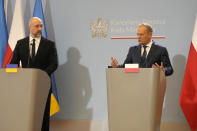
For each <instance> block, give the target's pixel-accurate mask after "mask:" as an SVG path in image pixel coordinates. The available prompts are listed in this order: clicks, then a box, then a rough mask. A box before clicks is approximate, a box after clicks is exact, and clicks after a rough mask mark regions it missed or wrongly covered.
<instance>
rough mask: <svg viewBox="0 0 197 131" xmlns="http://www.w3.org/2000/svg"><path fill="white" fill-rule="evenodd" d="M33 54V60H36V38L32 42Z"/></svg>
mask: <svg viewBox="0 0 197 131" xmlns="http://www.w3.org/2000/svg"><path fill="white" fill-rule="evenodd" d="M31 52H32V55H31V57H32V60H33V61H34V59H35V39H33V44H32V51H31Z"/></svg>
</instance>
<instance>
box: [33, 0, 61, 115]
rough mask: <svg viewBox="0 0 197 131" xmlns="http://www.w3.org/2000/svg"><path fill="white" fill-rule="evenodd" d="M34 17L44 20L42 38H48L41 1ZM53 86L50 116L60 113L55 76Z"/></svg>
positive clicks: (37, 4)
mask: <svg viewBox="0 0 197 131" xmlns="http://www.w3.org/2000/svg"><path fill="white" fill-rule="evenodd" d="M33 17H39V18H40V19H41V20H42V22H43V29H42V36H43V37H45V38H47V32H46V26H45V20H44V13H43V9H42V2H41V0H36V1H35V5H34V12H33ZM51 85H52V93H51V105H50V116H52V115H54V114H55V113H57V112H59V111H60V106H59V100H58V95H57V88H56V83H55V77H54V74H52V75H51Z"/></svg>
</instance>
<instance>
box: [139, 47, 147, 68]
mask: <svg viewBox="0 0 197 131" xmlns="http://www.w3.org/2000/svg"><path fill="white" fill-rule="evenodd" d="M147 47H148V46H146V45H143V48H144V52H143V54H142V56H141V62H140V68H146V67H147V64H146V56H147V52H146V48H147Z"/></svg>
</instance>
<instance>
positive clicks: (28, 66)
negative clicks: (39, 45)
mask: <svg viewBox="0 0 197 131" xmlns="http://www.w3.org/2000/svg"><path fill="white" fill-rule="evenodd" d="M30 46H31V48H29V54H28V55H29V56H28V60H27V68H30V63H29V61H30V59H31V49H32V46H33V43H31V44H30Z"/></svg>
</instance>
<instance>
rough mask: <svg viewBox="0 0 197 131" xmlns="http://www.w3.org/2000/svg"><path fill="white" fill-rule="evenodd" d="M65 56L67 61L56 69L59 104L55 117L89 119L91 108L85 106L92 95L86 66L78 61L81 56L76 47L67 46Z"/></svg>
mask: <svg viewBox="0 0 197 131" xmlns="http://www.w3.org/2000/svg"><path fill="white" fill-rule="evenodd" d="M67 57H68V59H67V62H66V63H65V64H63V65H60V66H59V67H58V70H57V71H56V74H57V75H56V76H57V77H56V81H57V87H58V88H59V89H58V93H59V98H60V106H61V111H60V113H58V114H57V117H58V118H60V119H64V120H65V119H67V120H68V119H71V120H91V119H92V112H93V110H92V108H88V107H87V106H88V102H89V100H90V98H91V96H92V88H91V82H90V74H89V71H88V68H87V67H85V66H83V65H81V64H80V63H79V61H80V57H81V56H80V52H79V50H78V49H77V48H75V47H71V48H69V49H68V52H67ZM87 131H88V130H87Z"/></svg>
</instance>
